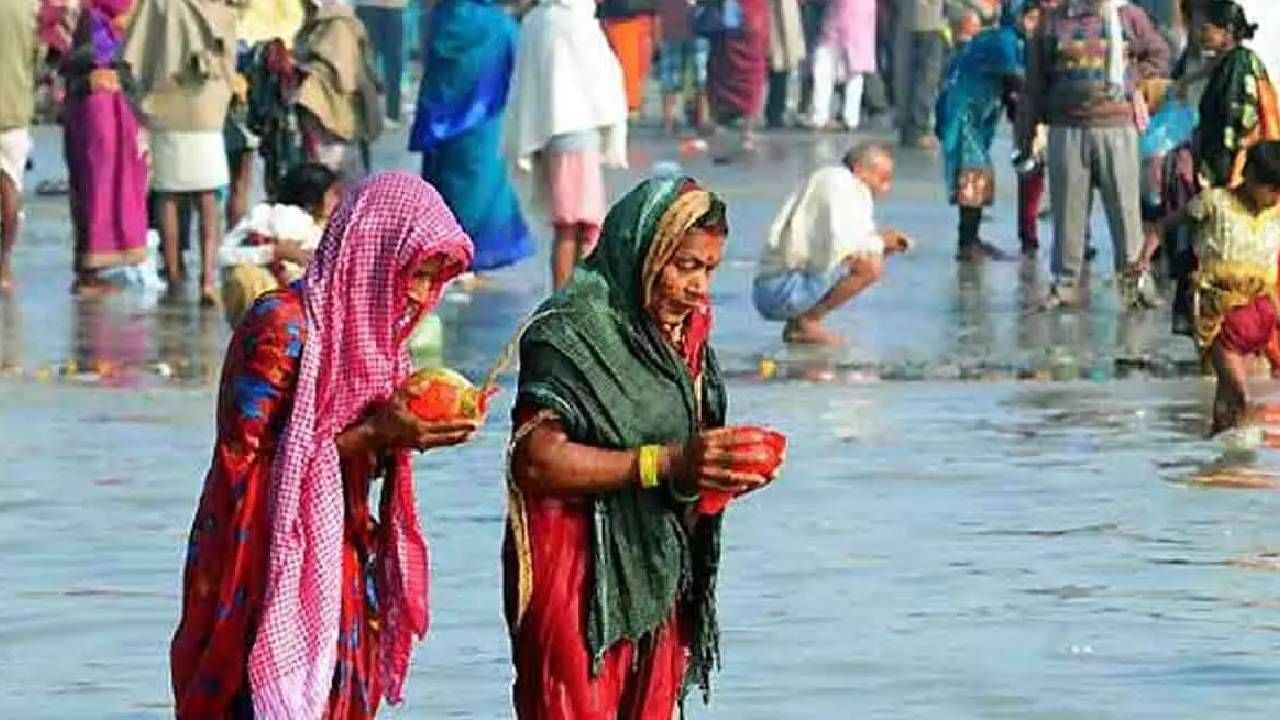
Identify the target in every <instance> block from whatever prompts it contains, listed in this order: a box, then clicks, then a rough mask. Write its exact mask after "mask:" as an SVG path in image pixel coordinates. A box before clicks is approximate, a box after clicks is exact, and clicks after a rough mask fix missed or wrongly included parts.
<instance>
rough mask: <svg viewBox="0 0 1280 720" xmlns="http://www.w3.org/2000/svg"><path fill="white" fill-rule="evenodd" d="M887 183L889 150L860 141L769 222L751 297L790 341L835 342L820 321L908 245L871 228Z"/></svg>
mask: <svg viewBox="0 0 1280 720" xmlns="http://www.w3.org/2000/svg"><path fill="white" fill-rule="evenodd" d="M892 184H893V155H892V154H891V153H890V152H889V150H888V149H887V148H885V147H883V146H880V145H876V144H874V143H864V144H860V145H858V146H856V147H854V149H853V150H850V151H849V153H848V154H846V155H845V158H844V162H842V163H841V164H840V165H836V166H832V167H827V168H823V169H821V170H818V171H817V172H815V173H814V174H813V175H811V176H809V179H808V180H806V181H805V183H804V185H803V186H801V188H800V189H799V190H798V191H797V192H796V193H795V194H793V195H792V196H791V197H790V198H788V199H787V202H786V204H784V205H783V206H782V211H781V212H779V213H778V216H777V218H775V219H774V221H773V227H772V228H771V229H770V231H769V240H768V242H766V243H765V247H764V254H763V257H761V259H760V268H759V270H758V271H757V273H756V278H755V282H754V288H753V291H752V300H753V301H754V302H755V306H756V310H758V311H759V312H760V314H761V315H762V316H763V317H764V319H766V320H771V321H774V322H785V323H786V325H785V327H784V328H783V330H782V339H783V340H785V341H786V342H789V343H807V344H816V345H838V344H839V343H840V342H841V340H840V338H839V337H837V336H836V335H833V334H832V333H830V332H829V331H827V330H826V328H824V327H823V326H822V320H823V318H825V317H826V316H827V314H828V313H830V312H831V311H832V310H835V309H836V308H838V307H840V306H841V305H844V304H845V303H847V302H849V301H850V300H852V299H853V298H854V296H856V295H857V294H858V293H860V292H862V291H863V290H866V289H867V288H868V287H870V286H871V285H873V284H875V282H876V281H878V280H879V279H880V276H881V274H882V273H883V262H884V256H885V255H891V254H894V253H899V252H905V251H906V250H907V249H908V248H910V246H911V241H910V239H909V238H907V236H906V235H903V234H902V233H901V232H899V231H897V230H877V229H876V226H875V221H874V219H873V217H872V215H873V210H874V203H873V198H874V197H875V196H878V195H883V194H885V193H887V192H888V191H889V188H890V187H891V186H892Z"/></svg>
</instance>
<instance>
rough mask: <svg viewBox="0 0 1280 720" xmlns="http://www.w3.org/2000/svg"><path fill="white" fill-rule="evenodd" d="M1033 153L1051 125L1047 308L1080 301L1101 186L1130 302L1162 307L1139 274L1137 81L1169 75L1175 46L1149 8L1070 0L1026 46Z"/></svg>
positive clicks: (1025, 128)
mask: <svg viewBox="0 0 1280 720" xmlns="http://www.w3.org/2000/svg"><path fill="white" fill-rule="evenodd" d="M1026 54H1027V90H1026V100H1025V104H1024V106H1023V108H1022V112H1021V117H1020V122H1019V123H1018V137H1019V145H1020V149H1021V152H1022V154H1023V155H1024V157H1030V156H1031V155H1032V154H1033V148H1032V145H1033V143H1034V139H1035V137H1036V128H1037V127H1038V126H1039V125H1040V124H1046V125H1048V127H1049V137H1048V154H1047V165H1048V169H1049V201H1050V205H1051V207H1052V211H1053V263H1052V270H1053V274H1054V286H1053V290H1052V291H1051V293H1050V296H1049V299H1048V301H1047V305H1049V306H1051V307H1056V306H1062V305H1066V306H1071V305H1078V304H1080V303H1081V302H1082V301H1083V300H1084V297H1083V295H1082V294H1081V292H1080V290H1081V287H1080V286H1081V278H1082V275H1083V272H1084V265H1085V243H1086V234H1087V228H1088V224H1089V210H1090V207H1091V204H1092V203H1091V202H1090V201H1091V196H1092V194H1093V189H1094V188H1097V189H1098V191H1099V193H1100V195H1101V199H1102V205H1103V208H1104V210H1105V211H1106V216H1107V224H1108V226H1109V228H1110V231H1111V240H1112V243H1113V246H1114V248H1115V264H1116V272H1117V274H1118V275H1120V276H1122V277H1123V278H1124V279H1125V281H1126V282H1124V283H1122V284H1121V287H1122V289H1123V290H1124V291H1125V300H1126V303H1127V304H1154V303H1155V302H1156V298H1155V296H1154V291H1152V290H1150V289H1149V288H1150V283H1148V282H1144V281H1143V280H1145V279H1144V278H1141V277H1139V276H1137V275H1136V274H1134V272H1133V271H1132V270H1131V268H1132V267H1133V265H1134V263H1135V262H1136V261H1137V260H1138V256H1139V254H1140V253H1141V250H1142V214H1141V206H1140V196H1139V190H1138V186H1139V181H1140V169H1139V168H1140V166H1139V153H1138V129H1137V122H1136V117H1137V116H1136V112H1137V107H1138V106H1137V104H1136V102H1137V100H1138V98H1137V92H1138V91H1137V82H1138V81H1139V80H1141V79H1146V78H1156V77H1167V75H1168V73H1169V46H1168V44H1167V43H1166V42H1165V39H1164V38H1163V37H1162V36H1161V35H1160V33H1159V32H1158V31H1157V30H1156V29H1155V27H1154V26H1153V25H1152V24H1151V20H1150V19H1149V18H1148V17H1147V14H1146V13H1145V12H1143V10H1142V9H1141V8H1139V7H1137V6H1136V5H1130V4H1127V3H1125V2H1123V0H1066V1H1065V2H1064V3H1063V4H1062V6H1061V7H1059V8H1058V9H1056V10H1055V11H1052V12H1050V13H1049V14H1048V15H1047V16H1046V17H1045V18H1044V20H1042V22H1041V24H1040V28H1039V30H1038V31H1037V32H1036V35H1035V36H1034V37H1033V38H1031V40H1030V41H1029V42H1028V43H1027V51H1026Z"/></svg>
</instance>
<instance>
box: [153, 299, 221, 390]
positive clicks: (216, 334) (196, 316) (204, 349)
mask: <svg viewBox="0 0 1280 720" xmlns="http://www.w3.org/2000/svg"><path fill="white" fill-rule="evenodd" d="M152 327H153V333H154V336H155V343H156V353H155V361H156V363H157V365H160V366H161V367H167V368H169V369H170V370H171V371H172V373H173V377H175V378H178V379H180V380H185V381H189V382H197V383H213V382H215V381H216V380H217V378H218V371H219V366H220V365H221V363H222V356H223V354H224V352H225V350H226V340H227V336H228V334H229V330H228V329H227V325H226V321H225V320H223V317H222V312H221V311H220V310H218V309H217V308H201V307H197V306H195V305H192V304H186V303H180V304H166V305H164V306H161V307H160V308H159V309H158V310H157V311H156V313H155V314H154V316H153V325H152Z"/></svg>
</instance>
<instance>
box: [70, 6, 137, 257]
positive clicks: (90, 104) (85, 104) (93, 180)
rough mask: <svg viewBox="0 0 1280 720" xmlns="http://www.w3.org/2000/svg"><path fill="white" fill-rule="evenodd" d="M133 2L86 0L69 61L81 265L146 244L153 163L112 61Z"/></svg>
mask: <svg viewBox="0 0 1280 720" xmlns="http://www.w3.org/2000/svg"><path fill="white" fill-rule="evenodd" d="M129 4H130V3H129V0H89V1H88V2H86V3H85V4H84V5H83V7H82V12H81V14H80V19H79V22H78V24H77V26H76V29H75V33H74V35H73V52H72V55H71V57H70V59H69V60H68V62H67V63H66V65H65V67H64V72H65V74H66V75H67V85H68V93H67V104H66V108H65V111H64V116H63V129H64V133H65V134H64V138H65V139H64V144H63V147H64V152H65V155H66V160H67V172H68V175H69V184H70V199H71V217H72V221H73V223H74V225H75V232H76V255H75V268H76V270H77V271H89V270H98V269H101V268H108V267H114V266H117V265H127V264H134V263H138V262H140V261H142V259H143V258H144V257H145V255H146V250H147V248H146V241H147V164H146V161H145V158H144V157H143V154H142V150H141V148H139V146H138V120H137V118H136V117H135V116H134V114H133V110H132V108H130V107H129V104H128V102H126V100H125V97H124V93H123V92H122V91H121V89H120V81H119V78H118V76H117V75H116V74H115V70H114V69H113V67H112V62H113V61H112V58H113V56H114V55H115V52H116V50H117V48H118V47H119V45H120V29H119V28H118V27H117V23H118V22H119V21H120V20H121V19H122V18H123V17H124V15H125V13H126V12H127V11H128V9H129Z"/></svg>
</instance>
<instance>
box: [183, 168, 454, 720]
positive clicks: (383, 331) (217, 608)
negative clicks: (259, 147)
mask: <svg viewBox="0 0 1280 720" xmlns="http://www.w3.org/2000/svg"><path fill="white" fill-rule="evenodd" d="M471 255H472V246H471V241H470V240H469V239H468V238H467V236H466V234H465V233H464V232H463V231H462V229H461V228H460V227H459V226H458V224H457V222H456V221H455V220H454V217H453V215H452V214H451V213H450V212H449V210H448V208H447V207H446V206H445V204H444V202H443V201H442V200H441V199H440V196H439V195H438V194H437V193H436V191H435V190H434V189H432V188H431V186H430V185H428V184H426V183H425V182H423V181H422V180H421V179H420V178H418V177H417V176H415V175H409V174H405V173H387V174H382V175H377V176H374V177H372V178H370V179H369V180H367V181H365V182H364V183H363V184H361V185H359V186H358V187H356V188H355V189H354V190H353V191H352V192H351V194H350V195H348V196H347V197H346V199H345V200H344V201H343V203H342V204H341V205H340V206H339V208H338V209H337V211H336V212H335V213H334V216H333V218H332V219H331V220H330V223H329V226H328V228H327V229H326V231H325V235H324V238H323V239H322V240H321V242H320V246H319V248H318V249H317V251H316V254H315V258H314V260H313V261H312V263H311V265H310V266H309V267H308V269H307V272H306V274H305V275H304V276H303V278H302V279H301V280H299V281H298V282H296V283H294V284H292V285H290V286H288V287H287V288H282V289H280V290H276V291H273V292H270V293H268V294H266V295H264V296H263V297H262V298H260V299H259V300H258V301H257V303H255V304H254V306H253V307H252V308H251V309H250V310H249V312H248V313H247V314H246V316H245V318H244V320H243V321H242V322H241V323H240V325H239V326H238V328H237V329H236V332H235V334H234V335H233V336H232V338H231V342H230V345H229V347H228V349H227V356H226V360H225V364H224V366H223V373H222V383H221V390H220V392H219V396H218V410H217V428H218V431H217V432H218V435H217V442H216V444H215V446H214V451H213V462H212V465H211V467H210V469H209V474H208V476H207V477H206V479H205V484H204V491H203V493H202V494H201V497H200V504H199V506H198V508H197V510H196V514H195V519H194V521H193V522H192V528H191V536H190V540H189V543H188V547H187V562H186V567H185V571H184V578H183V603H182V619H181V621H180V623H179V625H178V629H177V631H176V633H175V634H174V638H173V644H172V648H171V666H172V667H171V669H172V680H173V690H174V696H175V705H176V714H177V717H179V718H201V719H208V718H251V717H252V718H258V719H259V720H262V719H263V718H301V717H306V718H319V717H325V718H331V719H333V720H339V719H350V718H371V717H373V716H374V715H375V714H376V712H377V709H378V706H379V704H380V701H381V699H382V698H383V697H385V698H386V699H387V700H388V701H390V702H398V701H399V700H400V699H401V691H402V687H403V684H404V679H405V674H406V670H407V667H408V662H409V654H410V651H411V646H412V644H413V640H414V637H415V636H416V637H417V638H421V637H423V636H424V635H425V633H426V629H427V547H426V542H425V540H424V539H423V537H422V534H421V530H420V528H419V526H418V518H417V511H416V507H415V502H414V493H413V478H412V475H411V473H410V467H409V451H410V450H414V449H417V450H427V449H433V448H441V447H446V446H451V445H457V444H460V443H463V442H466V441H467V440H469V439H470V438H471V437H472V436H473V435H474V433H475V431H476V429H477V424H476V423H475V422H449V423H442V424H426V423H423V422H421V421H419V420H418V419H416V418H415V417H414V416H413V415H411V414H410V413H409V412H408V410H407V409H406V407H405V399H404V397H403V396H402V395H401V394H400V393H398V392H397V389H398V388H399V387H400V386H401V384H402V382H403V381H404V379H405V378H406V377H407V376H408V374H409V370H410V367H409V359H408V355H407V352H406V341H407V339H408V337H409V334H410V332H411V331H412V329H413V328H414V326H415V324H416V322H417V320H418V319H419V318H420V317H421V315H422V314H423V313H424V312H427V311H428V310H430V309H431V308H432V307H433V306H434V305H435V304H436V302H437V301H438V300H439V298H440V294H441V289H442V286H443V285H444V284H445V283H446V282H448V281H449V280H450V279H451V278H453V277H454V276H456V275H457V274H458V273H460V272H462V271H463V270H465V269H466V267H467V266H468V264H469V263H470V261H471ZM376 475H383V476H384V477H385V481H384V483H383V484H382V496H381V503H380V506H379V511H378V513H377V516H378V519H377V520H376V521H375V520H374V519H373V517H372V514H371V513H370V510H369V505H370V503H369V489H370V482H371V481H372V480H373V479H374V477H375V476H376Z"/></svg>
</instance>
